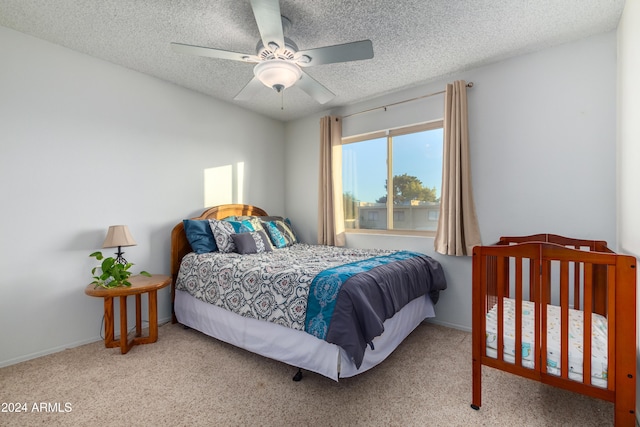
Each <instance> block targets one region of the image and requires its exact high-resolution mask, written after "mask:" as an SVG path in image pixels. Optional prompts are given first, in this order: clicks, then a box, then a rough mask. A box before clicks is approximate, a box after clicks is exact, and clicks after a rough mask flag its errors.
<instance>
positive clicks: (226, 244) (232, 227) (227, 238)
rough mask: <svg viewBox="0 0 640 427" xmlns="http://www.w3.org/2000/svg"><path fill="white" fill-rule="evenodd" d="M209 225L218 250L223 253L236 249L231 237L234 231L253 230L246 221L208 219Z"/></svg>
mask: <svg viewBox="0 0 640 427" xmlns="http://www.w3.org/2000/svg"><path fill="white" fill-rule="evenodd" d="M209 227H211V231H212V232H213V237H215V239H216V245H217V246H218V250H219V251H220V252H223V253H229V252H233V251H235V250H236V245H235V243H234V242H233V238H232V237H231V236H232V235H233V234H236V233H247V232H249V231H255V230H254V229H253V226H252V225H251V223H250V222H248V221H220V220H217V219H210V220H209Z"/></svg>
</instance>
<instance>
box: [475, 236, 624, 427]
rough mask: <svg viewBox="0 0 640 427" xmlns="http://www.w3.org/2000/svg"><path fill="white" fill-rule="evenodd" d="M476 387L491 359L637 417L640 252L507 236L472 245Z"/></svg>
mask: <svg viewBox="0 0 640 427" xmlns="http://www.w3.org/2000/svg"><path fill="white" fill-rule="evenodd" d="M472 298H473V314H472V321H473V332H472V335H473V338H472V342H473V343H472V347H473V350H472V352H473V393H472V394H473V396H472V405H471V406H472V408H474V409H479V408H480V406H481V390H482V386H481V378H482V366H483V365H484V366H490V367H492V368H496V369H499V370H503V371H506V372H510V373H513V374H516V375H520V376H523V377H526V378H529V379H533V380H536V381H540V382H543V383H546V384H549V385H552V386H555V387H560V388H563V389H566V390H570V391H573V392H577V393H581V394H584V395H587V396H591V397H596V398H600V399H604V400H608V401H610V402H613V403H614V404H615V425H616V426H634V425H635V403H636V402H635V393H636V379H635V374H636V260H635V258H634V257H632V256H626V255H619V254H615V253H614V252H613V251H611V250H610V249H609V248H608V247H607V243H606V242H604V241H593V240H580V239H571V238H566V237H563V236H558V235H553V234H537V235H532V236H521V237H502V238H501V239H500V240H499V241H498V242H497V243H496V244H494V245H490V246H477V247H475V248H474V249H473V296H472Z"/></svg>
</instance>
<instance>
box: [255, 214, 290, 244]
mask: <svg viewBox="0 0 640 427" xmlns="http://www.w3.org/2000/svg"><path fill="white" fill-rule="evenodd" d="M262 225H263V227H264V228H265V229H266V230H267V233H269V237H270V238H271V242H272V243H273V245H274V246H275V247H276V248H285V247H287V246H291V245H293V244H294V243H297V242H298V240H297V239H296V235H295V234H294V232H293V229H292V228H291V227H290V226H289V224H287V222H286V221H285V220H279V219H278V220H273V221H264V220H262Z"/></svg>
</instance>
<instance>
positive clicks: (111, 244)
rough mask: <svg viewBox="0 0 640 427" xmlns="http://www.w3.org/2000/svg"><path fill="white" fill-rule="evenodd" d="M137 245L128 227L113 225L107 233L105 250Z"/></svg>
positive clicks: (103, 245)
mask: <svg viewBox="0 0 640 427" xmlns="http://www.w3.org/2000/svg"><path fill="white" fill-rule="evenodd" d="M136 244H137V243H136V241H135V240H133V236H131V233H130V232H129V227H127V226H126V225H112V226H110V227H109V230H108V231H107V237H106V238H105V239H104V243H103V244H102V247H103V248H117V247H118V246H135V245H136Z"/></svg>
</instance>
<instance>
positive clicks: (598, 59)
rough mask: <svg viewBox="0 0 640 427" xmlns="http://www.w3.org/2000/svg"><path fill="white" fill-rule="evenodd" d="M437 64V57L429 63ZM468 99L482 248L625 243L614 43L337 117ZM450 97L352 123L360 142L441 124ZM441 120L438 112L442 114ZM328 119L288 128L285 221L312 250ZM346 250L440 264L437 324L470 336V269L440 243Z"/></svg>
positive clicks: (474, 75) (558, 50) (507, 67)
mask: <svg viewBox="0 0 640 427" xmlns="http://www.w3.org/2000/svg"><path fill="white" fill-rule="evenodd" d="M425 60H428V57H427V58H425ZM457 79H464V80H467V81H473V82H474V87H473V88H472V89H469V91H468V98H469V125H470V144H471V162H472V178H473V185H474V196H475V203H476V208H477V212H478V220H479V222H480V231H481V235H482V239H483V243H486V244H490V243H493V242H494V241H496V240H497V239H498V238H499V237H500V236H501V235H524V234H533V233H539V232H548V233H556V234H562V235H567V236H574V237H582V238H589V239H591V238H593V239H596V238H597V239H603V240H607V241H608V242H609V243H610V244H611V246H612V247H615V245H616V228H615V224H616V199H615V192H616V179H615V178H616V175H615V167H616V163H615V162H616V151H615V150H616V148H615V147H616V144H615V135H616V34H615V32H610V33H607V34H603V35H599V36H595V37H591V38H588V39H584V40H581V41H578V42H575V43H569V44H565V45H562V46H557V47H553V48H549V49H545V50H543V51H540V52H537V53H533V54H528V55H524V56H520V57H517V58H513V59H509V60H506V61H503V62H500V63H496V64H493V65H490V66H485V67H482V68H477V69H475V70H472V71H469V72H465V73H463V74H459V75H455V76H451V77H449V78H446V79H442V80H439V81H437V82H433V83H432V84H428V85H425V86H422V87H419V88H414V89H410V90H405V91H402V92H398V93H394V94H391V95H388V96H385V97H382V98H380V99H375V100H370V101H368V102H364V103H362V104H360V105H354V106H350V107H349V108H345V109H342V110H339V111H333V112H332V113H336V114H340V115H347V114H351V113H353V112H357V111H363V110H366V109H369V108H372V107H376V106H382V105H387V104H390V103H393V102H396V101H400V100H403V99H410V98H414V97H417V96H421V95H425V94H429V93H433V92H437V91H440V90H443V89H444V87H445V84H446V83H447V82H451V81H453V80H457ZM442 107H443V97H442V95H438V96H433V97H430V98H425V99H423V100H420V101H416V102H412V103H407V104H402V105H401V106H398V107H390V108H389V109H388V110H387V111H386V112H384V111H381V112H373V113H367V114H363V115H358V116H353V117H351V118H346V119H345V120H344V133H345V134H351V133H362V132H366V131H373V130H379V129H381V128H384V127H394V126H396V127H397V126H402V125H406V124H411V123H416V122H419V121H427V120H431V119H434V118H438V117H435V116H438V115H439V117H442ZM438 112H439V113H438ZM319 118H320V115H318V116H316V117H308V118H304V119H301V120H297V121H294V122H291V123H288V124H287V128H286V140H287V148H286V153H287V164H288V165H290V168H289V172H288V173H289V174H288V175H287V187H286V211H287V215H289V216H290V217H291V218H292V219H293V220H294V221H295V222H294V225H295V224H298V227H299V228H301V229H302V230H300V232H301V235H302V237H303V239H308V241H309V242H315V241H316V240H315V239H316V237H315V230H316V223H317V205H318V202H317V182H318V177H317V174H318V172H317V170H318V167H317V164H318V144H319V137H318V128H319ZM347 245H348V246H353V247H379V248H389V249H411V250H418V251H422V252H424V253H427V254H429V255H431V256H433V257H434V258H435V259H437V260H438V261H440V262H441V263H442V264H443V266H444V269H445V272H446V274H447V279H448V283H449V288H448V289H447V290H446V291H444V292H443V293H441V296H440V302H439V303H438V305H437V306H436V311H437V321H438V322H440V323H443V324H446V325H450V326H454V327H458V328H462V329H470V328H471V259H470V258H466V257H462V258H456V257H447V256H442V255H439V254H435V253H434V251H433V239H432V238H421V237H390V236H382V235H378V236H372V235H361V234H350V235H348V237H347Z"/></svg>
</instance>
